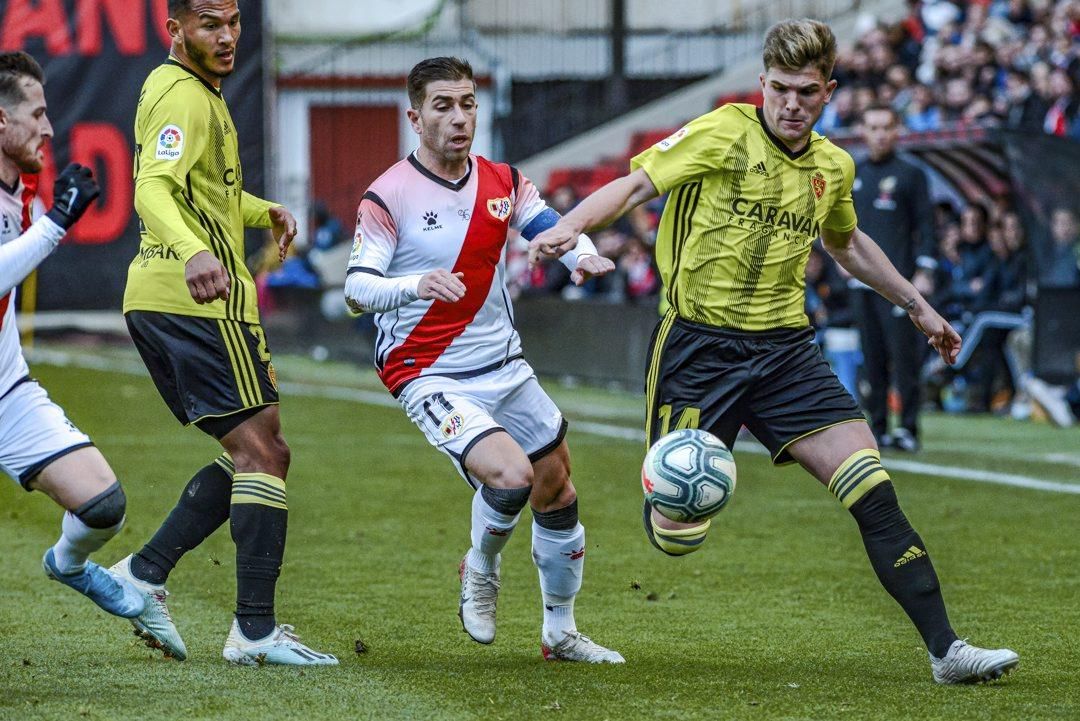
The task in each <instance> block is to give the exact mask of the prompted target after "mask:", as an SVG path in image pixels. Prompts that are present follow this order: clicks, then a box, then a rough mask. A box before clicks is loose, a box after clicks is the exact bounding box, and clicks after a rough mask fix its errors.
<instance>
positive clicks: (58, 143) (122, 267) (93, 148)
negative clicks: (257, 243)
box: [0, 0, 265, 310]
mask: <svg viewBox="0 0 1080 721" xmlns="http://www.w3.org/2000/svg"><path fill="white" fill-rule="evenodd" d="M240 8H241V11H242V13H243V16H242V27H243V35H242V36H241V39H240V45H239V52H238V61H237V65H236V68H237V69H236V72H235V73H234V74H233V75H232V76H231V77H229V78H227V79H226V80H225V81H224V83H223V86H222V88H223V90H224V93H225V97H226V99H227V100H228V102H229V109H230V112H231V113H232V116H233V120H234V121H235V123H236V126H237V131H238V133H239V135H240V138H241V141H242V142H241V144H240V155H241V162H242V163H243V166H244V185H245V187H246V189H248V190H249V191H250V192H253V193H255V194H257V195H261V194H262V190H263V184H264V183H263V180H264V159H265V155H264V143H263V140H264V138H263V131H264V128H263V115H264V103H263V93H262V88H263V87H264V82H263V59H262V55H263V44H262V34H263V9H262V3H261V2H247V1H245V0H241V2H240ZM167 15H168V10H167V0H0V51H5V52H7V51H12V50H25V51H26V52H28V53H30V54H31V55H33V56H34V57H35V58H36V59H37V60H38V62H40V63H41V65H42V67H43V68H44V69H45V75H46V83H45V98H46V100H47V101H48V103H49V111H48V112H49V119H50V120H51V121H52V124H53V131H54V133H55V137H54V138H53V142H52V147H51V149H50V150H49V152H48V154H47V158H46V166H45V168H44V170H43V171H42V173H41V177H40V189H39V195H40V197H41V198H42V200H43V201H45V203H46V204H48V203H50V202H51V201H52V198H51V195H52V181H53V178H54V177H55V174H56V172H57V168H62V167H63V166H64V165H66V164H67V163H69V162H78V163H83V164H84V165H89V166H91V167H93V168H94V172H95V174H96V175H97V176H98V178H99V180H100V182H101V184H102V188H103V192H102V197H101V200H100V201H99V202H98V203H97V204H96V205H95V206H94V207H93V208H91V209H90V210H89V211H88V212H87V214H86V216H84V217H83V219H82V220H81V221H80V222H79V223H78V225H76V226H75V228H74V229H73V230H72V232H71V233H70V234H69V235H68V237H67V238H65V240H64V244H63V245H62V246H61V247H60V248H59V249H58V250H57V251H56V253H54V254H53V256H52V257H51V258H49V260H47V261H46V262H45V263H44V264H43V265H42V266H41V269H40V272H39V282H38V304H37V305H38V308H40V309H43V310H48V309H54V310H55V309H108V308H119V307H120V302H121V299H122V297H123V292H124V283H125V280H126V276H127V266H128V264H129V263H130V262H131V259H132V258H133V257H134V256H135V252H136V249H137V248H138V243H139V238H138V218H137V217H136V216H135V210H134V207H133V192H134V187H133V183H132V167H133V152H134V147H135V141H134V135H133V126H134V122H135V107H136V104H137V103H138V99H139V91H140V89H141V88H142V84H143V81H144V80H145V79H146V76H147V75H148V74H149V73H150V71H151V70H153V69H154V68H155V67H156V66H158V65H159V64H161V62H162V61H164V60H165V58H166V57H168V53H169V47H170V39H169V35H168V32H167V31H166V29H165V19H166V17H167ZM252 89H256V91H255V92H252Z"/></svg>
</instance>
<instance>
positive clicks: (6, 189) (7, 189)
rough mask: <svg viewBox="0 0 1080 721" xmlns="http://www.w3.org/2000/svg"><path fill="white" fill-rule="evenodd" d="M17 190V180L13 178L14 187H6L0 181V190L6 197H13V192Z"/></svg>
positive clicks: (6, 185) (5, 184)
mask: <svg viewBox="0 0 1080 721" xmlns="http://www.w3.org/2000/svg"><path fill="white" fill-rule="evenodd" d="M18 189H19V178H18V177H16V178H15V185H8V184H7V183H5V182H4V181H2V180H0V190H3V191H4V192H5V193H7V194H8V195H15V191H16V190H18Z"/></svg>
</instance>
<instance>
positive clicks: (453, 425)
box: [439, 412, 465, 438]
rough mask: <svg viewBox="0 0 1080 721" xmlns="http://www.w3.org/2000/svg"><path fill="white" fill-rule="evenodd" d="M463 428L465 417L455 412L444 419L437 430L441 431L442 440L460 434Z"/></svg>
mask: <svg viewBox="0 0 1080 721" xmlns="http://www.w3.org/2000/svg"><path fill="white" fill-rule="evenodd" d="M464 427H465V416H463V415H461V413H460V412H455V413H453V414H452V415H449V416H447V417H446V420H444V421H443V422H442V425H441V426H439V430H440V431H442V434H443V438H453V437H454V436H456V435H457V434H458V433H461V429H462V428H464Z"/></svg>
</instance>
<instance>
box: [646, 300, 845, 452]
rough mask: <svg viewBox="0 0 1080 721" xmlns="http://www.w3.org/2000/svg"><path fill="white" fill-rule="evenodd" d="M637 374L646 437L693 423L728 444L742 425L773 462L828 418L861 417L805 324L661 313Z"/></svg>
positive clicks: (825, 425) (653, 437) (652, 438)
mask: <svg viewBox="0 0 1080 721" xmlns="http://www.w3.org/2000/svg"><path fill="white" fill-rule="evenodd" d="M649 359H650V362H649V373H648V376H647V377H646V380H645V398H646V403H647V408H646V413H647V415H646V419H645V428H646V435H647V437H648V439H649V443H650V444H652V443H654V442H656V440H657V439H658V438H660V437H661V436H663V435H665V434H666V433H667V432H668V431H672V430H677V429H680V428H701V429H702V430H706V431H709V432H710V433H712V434H713V435H715V436H717V437H718V438H720V440H722V441H723V442H724V443H725V444H727V446H728V448H731V447H732V446H733V444H734V443H735V438H736V436H737V435H738V434H739V429H740V427H742V426H744V425H745V426H746V427H747V428H748V429H750V432H751V433H753V434H754V436H755V437H756V438H757V439H758V440H759V441H761V443H762V444H763V445H764V446H765V447H766V448H768V449H769V453H770V454H771V455H772V459H773V463H776V464H782V463H791V462H793V461H794V459H793V458H792V457H791V454H789V453H788V452H787V447H788V446H789V445H791V444H792V443H793V442H795V441H797V440H799V439H800V438H802V437H804V436H808V435H810V434H811V433H814V432H816V431H820V430H823V429H825V428H828V427H829V426H834V425H838V424H840V423H848V422H851V421H865V420H866V418H865V416H864V415H863V413H862V411H860V410H859V406H858V404H857V403H856V402H855V399H854V398H852V397H851V394H850V393H848V392H847V391H846V390H845V389H844V387H843V386H842V385H841V384H840V381H839V380H837V378H836V374H835V373H833V371H832V368H830V367H829V364H828V363H827V362H826V361H825V358H824V356H822V355H821V350H820V349H819V348H818V346H817V345H816V344H815V343H814V331H813V329H812V328H794V329H792V328H784V329H778V330H773V331H761V332H751V331H738V330H731V329H727V328H714V327H711V326H705V325H699V324H697V323H691V322H689V321H686V320H683V319H681V318H678V317H677V316H676V315H675V314H674V313H669V314H668V315H667V316H665V317H664V319H663V320H661V321H660V324H659V325H658V326H657V327H656V331H654V333H653V339H652V344H651V349H650V351H649Z"/></svg>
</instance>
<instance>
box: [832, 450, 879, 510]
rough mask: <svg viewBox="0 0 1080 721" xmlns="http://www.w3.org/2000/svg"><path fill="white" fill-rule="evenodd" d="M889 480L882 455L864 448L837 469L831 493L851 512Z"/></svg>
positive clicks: (833, 477) (833, 476)
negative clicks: (870, 493)
mask: <svg viewBox="0 0 1080 721" xmlns="http://www.w3.org/2000/svg"><path fill="white" fill-rule="evenodd" d="M888 480H889V474H888V473H887V472H886V471H885V469H884V468H883V467H882V465H881V454H880V453H879V452H878V451H876V450H874V449H872V448H864V449H862V450H860V451H855V452H854V453H852V454H851V455H850V456H848V457H847V459H846V460H845V461H844V462H843V463H841V464H840V467H839V468H837V469H836V472H835V473H833V475H832V478H831V479H830V480H829V492H830V493H832V494H833V495H834V496H836V498H837V500H839V501H840V503H841V504H843V506H844V508H846V509H848V510H850V509H851V507H852V506H853V505H855V503H856V502H858V501H859V500H860V499H861V498H863V496H865V495H866V494H867V493H869V492H870V491H872V490H873V489H874V488H876V487H877V486H879V485H881V484H882V483H885V482H887V481H888Z"/></svg>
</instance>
